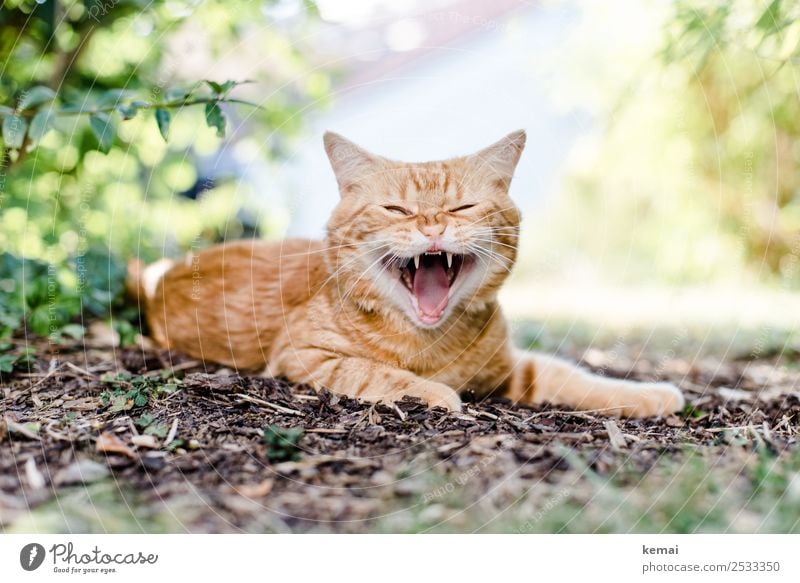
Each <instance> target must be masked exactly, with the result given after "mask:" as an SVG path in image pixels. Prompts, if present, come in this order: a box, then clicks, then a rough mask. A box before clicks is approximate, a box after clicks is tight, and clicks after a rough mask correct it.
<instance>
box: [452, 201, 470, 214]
mask: <svg viewBox="0 0 800 583" xmlns="http://www.w3.org/2000/svg"><path fill="white" fill-rule="evenodd" d="M474 206H475V204H474V203H473V204H465V205H462V206H459V207H456V208H454V209H450V210H448V211H447V212H448V213H457V212H460V211H466V210H469V209H471V208H472V207H474Z"/></svg>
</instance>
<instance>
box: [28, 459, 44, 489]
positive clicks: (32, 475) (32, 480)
mask: <svg viewBox="0 0 800 583" xmlns="http://www.w3.org/2000/svg"><path fill="white" fill-rule="evenodd" d="M25 475H26V476H27V478H28V484H29V485H30V487H31V488H33V489H34V490H38V489H40V488H44V486H45V484H46V483H47V480H45V478H44V476H43V475H42V472H40V471H39V468H37V467H36V460H35V459H33V458H32V457H31V458H28V461H27V462H25Z"/></svg>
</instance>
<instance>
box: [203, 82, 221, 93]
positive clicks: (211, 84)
mask: <svg viewBox="0 0 800 583" xmlns="http://www.w3.org/2000/svg"><path fill="white" fill-rule="evenodd" d="M205 83H206V85H208V86H209V87H211V89H212V91H214V93H217V94H219V93H222V91H223V90H222V85H220V84H219V83H217V82H216V81H211V80H209V79H205Z"/></svg>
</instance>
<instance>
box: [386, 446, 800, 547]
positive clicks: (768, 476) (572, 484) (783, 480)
mask: <svg viewBox="0 0 800 583" xmlns="http://www.w3.org/2000/svg"><path fill="white" fill-rule="evenodd" d="M564 456H565V459H566V460H568V463H569V464H570V470H569V471H567V472H565V473H563V474H561V475H560V476H559V478H558V479H557V480H556V481H546V482H539V483H538V484H535V485H534V487H532V488H531V489H530V490H528V491H527V492H524V493H521V494H520V495H519V497H518V498H517V499H516V500H514V499H512V500H511V501H510V503H508V504H506V505H503V504H497V503H496V502H495V501H494V500H493V498H496V497H494V496H493V495H492V494H491V493H486V494H485V495H484V499H483V500H482V499H481V498H480V497H477V498H476V496H475V495H474V494H475V493H474V492H470V490H471V488H470V485H469V484H466V485H465V486H463V487H462V486H459V485H458V484H455V487H453V488H447V489H445V488H444V487H443V484H445V483H446V482H445V481H444V480H442V479H441V478H429V481H430V484H431V489H430V490H428V491H427V492H436V493H437V494H441V495H437V496H435V499H434V500H431V496H430V495H428V494H425V495H423V496H420V497H419V498H418V500H416V503H414V504H410V505H408V509H407V510H406V511H405V512H401V513H398V514H394V515H391V516H388V517H386V518H385V519H383V520H382V521H381V522H380V523H379V525H378V527H377V531H379V532H398V531H401V532H502V533H628V532H633V533H800V517H798V514H797V508H798V507H800V453H798V452H797V451H794V452H792V453H784V454H781V455H775V454H773V453H770V452H769V451H767V450H762V451H757V452H752V451H747V450H745V449H743V448H738V447H737V448H735V449H728V450H727V451H725V452H724V453H723V452H721V451H714V450H705V451H702V452H696V451H695V452H692V451H686V452H684V453H682V454H680V455H678V456H670V457H666V456H665V457H662V458H661V459H660V460H659V461H658V462H657V463H656V465H655V466H654V467H653V468H651V469H650V470H649V471H648V472H646V473H644V474H642V472H641V471H640V470H639V469H638V468H636V467H633V464H632V463H630V462H623V463H621V464H620V465H619V467H617V468H614V469H613V470H612V471H611V472H610V473H609V475H608V476H600V475H598V474H597V473H595V472H594V471H593V470H591V469H590V468H589V467H588V466H587V465H586V463H585V462H584V461H583V456H582V455H581V454H578V453H577V452H575V451H565V452H564ZM450 483H451V484H452V482H450ZM432 506H435V508H436V510H433V511H432V510H431V507H432Z"/></svg>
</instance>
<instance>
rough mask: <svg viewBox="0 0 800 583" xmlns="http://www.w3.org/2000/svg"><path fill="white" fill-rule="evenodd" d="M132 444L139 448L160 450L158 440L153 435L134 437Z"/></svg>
mask: <svg viewBox="0 0 800 583" xmlns="http://www.w3.org/2000/svg"><path fill="white" fill-rule="evenodd" d="M131 443H132V444H133V445H135V446H138V447H147V448H150V449H158V447H159V446H158V440H157V439H156V438H155V437H154V436H152V435H134V436H133V437H131Z"/></svg>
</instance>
